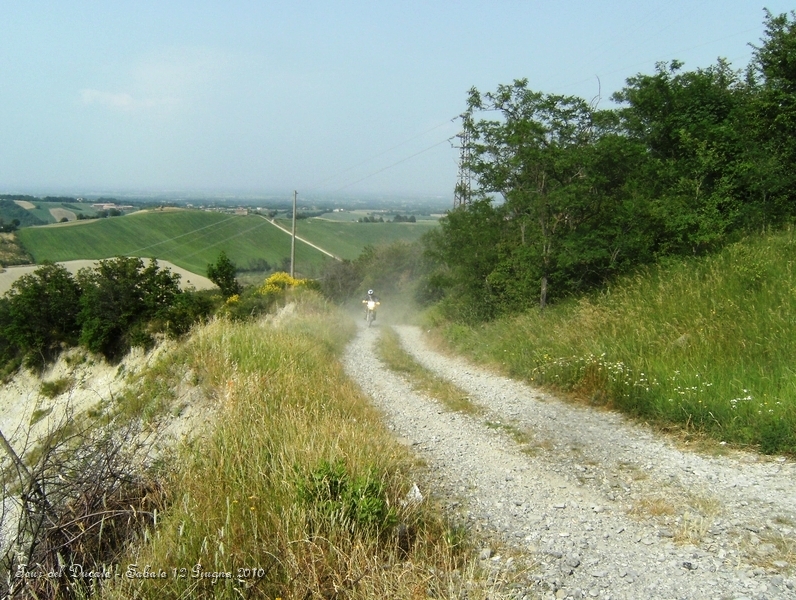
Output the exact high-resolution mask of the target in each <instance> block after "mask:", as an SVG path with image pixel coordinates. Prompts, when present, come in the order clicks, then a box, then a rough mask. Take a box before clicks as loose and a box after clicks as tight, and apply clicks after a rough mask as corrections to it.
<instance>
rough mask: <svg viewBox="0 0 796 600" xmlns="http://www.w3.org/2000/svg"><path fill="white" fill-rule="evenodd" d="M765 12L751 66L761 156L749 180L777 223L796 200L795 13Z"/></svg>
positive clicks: (791, 210) (787, 214)
mask: <svg viewBox="0 0 796 600" xmlns="http://www.w3.org/2000/svg"><path fill="white" fill-rule="evenodd" d="M765 14H766V17H765V35H764V38H763V40H762V42H763V43H762V45H761V46H759V47H755V54H754V58H753V61H752V63H751V64H750V66H749V77H750V79H751V80H752V81H753V82H754V83H755V84H756V86H757V89H756V94H755V95H754V97H753V102H754V104H753V109H754V117H755V120H754V123H753V124H754V126H755V132H756V134H757V140H758V143H759V146H760V149H759V152H758V154H759V156H760V158H761V160H758V165H757V166H758V168H757V170H756V171H755V172H752V173H750V179H751V180H752V181H753V182H754V183H755V184H757V186H756V188H755V189H756V191H757V198H758V199H759V200H760V202H761V203H762V205H763V207H764V210H765V216H766V217H767V219H768V221H769V222H772V223H775V224H776V223H777V222H780V221H782V220H783V219H785V218H788V217H790V216H792V215H793V213H794V209H793V205H794V200H796V171H795V170H794V169H793V165H794V164H796V162H795V161H796V12H791V13H790V14H785V13H783V14H779V15H774V14H772V13H771V12H769V11H768V10H766V11H765Z"/></svg>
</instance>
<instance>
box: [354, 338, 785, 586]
mask: <svg viewBox="0 0 796 600" xmlns="http://www.w3.org/2000/svg"><path fill="white" fill-rule="evenodd" d="M396 330H397V331H398V332H399V334H400V336H401V339H402V343H403V344H404V347H405V348H406V349H407V350H408V351H409V352H410V353H411V354H413V355H414V357H415V359H416V360H418V362H420V363H421V364H423V365H424V366H426V367H427V368H429V369H431V370H432V371H434V372H435V373H436V374H437V375H439V376H441V377H444V378H446V379H449V380H451V381H452V382H454V383H455V384H456V385H457V386H459V387H460V388H462V389H463V390H465V391H466V392H467V393H468V394H469V396H470V398H471V400H472V401H473V402H475V403H477V404H479V405H481V406H482V407H484V408H485V409H486V413H485V415H481V416H469V415H465V414H460V413H453V412H449V411H446V410H445V409H444V408H443V407H442V406H441V405H440V404H439V403H437V402H436V401H435V400H432V399H429V398H425V397H422V396H420V395H418V394H417V393H415V392H413V391H412V390H411V388H410V386H409V385H408V384H407V382H405V381H404V380H403V379H402V378H401V377H399V376H397V375H396V374H394V373H392V372H391V371H389V370H388V369H387V368H386V367H384V366H383V365H382V364H381V363H380V362H379V361H378V360H377V359H376V358H375V356H376V353H375V344H376V343H377V340H378V336H379V331H378V327H375V328H373V329H362V330H361V331H360V333H359V335H358V336H357V338H356V339H355V341H354V342H353V343H352V344H351V346H350V347H349V349H348V352H347V354H346V359H345V364H346V368H347V370H348V372H349V374H350V376H351V377H352V378H354V379H355V380H356V381H358V382H359V384H360V386H361V387H362V388H363V389H364V390H365V391H366V392H367V393H368V394H369V395H370V396H371V398H372V399H373V401H374V403H375V404H376V405H377V406H378V407H379V408H381V409H382V410H383V411H384V413H385V419H386V420H387V422H388V423H389V425H390V427H391V428H393V429H394V431H395V432H396V435H398V436H400V437H401V438H403V439H405V440H406V441H407V442H408V443H410V444H411V445H412V447H413V448H414V449H415V450H416V451H417V452H418V453H419V454H420V455H421V456H422V457H423V458H424V459H425V461H426V462H427V463H428V465H429V483H428V484H427V485H428V486H429V487H430V488H431V489H426V490H423V491H424V492H425V493H429V492H430V493H431V494H433V495H435V496H437V497H439V498H441V499H442V500H443V502H445V503H446V504H448V505H449V506H450V507H451V508H452V510H459V511H461V515H462V518H464V519H466V520H467V522H468V524H469V525H470V526H471V528H473V529H475V530H486V531H492V532H494V533H495V534H496V535H499V536H500V537H502V539H503V540H504V541H505V543H507V544H509V545H510V546H512V547H513V548H514V549H515V551H517V552H521V553H522V554H523V555H524V556H526V557H527V558H528V559H529V560H530V561H536V562H537V565H538V566H537V568H535V569H534V573H533V574H532V576H531V577H530V579H529V580H528V582H527V589H526V592H527V594H528V597H529V598H530V597H538V596H539V595H541V596H542V597H545V598H582V597H599V598H614V599H617V598H628V599H631V598H632V599H637V598H688V599H694V598H761V599H762V598H796V578H794V577H793V570H792V569H793V566H794V565H793V561H794V559H796V556H795V555H794V552H796V539H795V537H796V530H795V528H796V465H794V463H793V462H792V461H789V460H786V459H784V458H782V457H778V458H777V457H774V458H764V457H759V456H757V455H754V454H748V453H728V454H727V455H726V456H701V455H697V454H694V453H689V452H684V451H682V450H680V449H678V448H677V447H675V446H674V445H673V444H672V443H670V442H669V441H667V440H665V439H662V438H660V437H658V436H657V435H656V434H655V433H654V432H652V431H650V430H649V429H647V428H645V427H642V426H639V425H637V424H634V423H631V422H629V421H628V420H626V419H625V418H623V417H622V416H621V415H618V414H616V413H610V412H606V411H598V410H593V409H589V408H585V407H579V406H573V405H571V404H567V403H564V402H562V401H560V400H558V399H556V398H554V397H552V396H550V395H548V394H545V393H542V392H540V391H539V390H535V389H533V388H530V387H528V386H526V385H524V384H521V383H518V382H515V381H512V380H510V379H507V378H504V377H501V376H497V375H494V374H492V373H489V372H487V371H485V370H483V369H481V368H478V367H475V366H473V365H471V364H468V363H467V362H466V361H464V360H462V359H458V358H450V357H447V356H443V355H440V354H439V353H436V352H434V351H432V350H430V349H429V348H428V347H427V346H426V345H425V343H424V340H423V337H422V335H421V332H420V331H419V330H418V329H417V328H414V327H397V328H396ZM518 440H519V441H518ZM489 554H490V551H489V550H488V549H485V550H484V553H483V558H484V559H485V560H490V561H495V557H489V558H486V557H487V555H489ZM500 560H501V559H499V558H498V559H497V562H499V561H500ZM505 567H506V568H510V565H505ZM526 592H524V593H526ZM515 596H516V594H515ZM519 597H522V595H519Z"/></svg>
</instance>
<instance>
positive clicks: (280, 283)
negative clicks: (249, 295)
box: [257, 272, 308, 296]
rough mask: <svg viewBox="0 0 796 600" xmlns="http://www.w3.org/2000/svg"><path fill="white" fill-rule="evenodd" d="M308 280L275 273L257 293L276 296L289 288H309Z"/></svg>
mask: <svg viewBox="0 0 796 600" xmlns="http://www.w3.org/2000/svg"><path fill="white" fill-rule="evenodd" d="M307 283H308V280H307V279H296V278H295V277H291V276H290V275H288V274H287V273H284V272H279V273H274V274H273V275H271V276H270V277H268V279H266V280H265V282H264V283H263V285H261V286H260V289H259V290H257V292H258V293H259V294H261V295H263V296H271V295H276V294H278V293H280V292H282V291H284V290H286V289H288V288H295V287H307Z"/></svg>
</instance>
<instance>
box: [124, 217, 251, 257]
mask: <svg viewBox="0 0 796 600" xmlns="http://www.w3.org/2000/svg"><path fill="white" fill-rule="evenodd" d="M234 218H235V217H234V216H233V217H228V218H226V219H223V220H221V221H217V222H215V223H210V225H205V226H203V227H199V228H198V229H194V230H193V231H188V232H186V233H182V234H180V235H178V236H175V237H173V238H168V239H165V240H163V241H162V242H156V243H154V244H150V245H149V246H144V247H142V248H136V249H135V250H131V251H130V252H127V254H137V253H139V252H142V251H144V250H149V249H150V248H154V247H155V246H160V245H161V244H165V243H166V242H171V241H174V240H178V239H180V238H182V237H185V236H186V235H192V234H194V233H196V232H198V231H202V230H203V229H208V228H209V227H216V226H217V225H221V224H222V223H226V222H227V221H229V220H231V219H234ZM183 245H184V244H178V245H177V248H179V247H180V246H183Z"/></svg>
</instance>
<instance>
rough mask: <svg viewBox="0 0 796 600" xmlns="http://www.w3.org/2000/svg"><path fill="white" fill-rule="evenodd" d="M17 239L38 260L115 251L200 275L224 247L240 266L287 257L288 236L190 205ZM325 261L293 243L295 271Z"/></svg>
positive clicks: (261, 223) (308, 271)
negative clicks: (178, 208) (159, 261)
mask: <svg viewBox="0 0 796 600" xmlns="http://www.w3.org/2000/svg"><path fill="white" fill-rule="evenodd" d="M19 239H20V241H21V243H22V244H23V246H24V247H25V249H26V250H27V251H28V252H29V253H30V254H31V255H32V256H33V258H34V260H35V261H36V262H37V263H40V262H42V261H45V260H50V261H63V260H76V259H99V258H108V257H112V256H117V255H127V256H141V257H155V258H160V259H163V260H169V261H171V262H173V263H174V264H176V265H178V266H180V267H183V268H185V269H188V270H189V271H192V272H194V273H199V274H204V272H205V269H206V267H207V265H208V263H210V262H213V261H215V259H216V258H217V257H218V254H219V253H220V252H221V251H222V250H224V251H225V252H226V253H227V256H228V257H229V258H230V259H231V260H232V261H233V262H235V263H236V264H237V265H239V266H245V265H247V264H249V262H250V261H252V260H256V259H264V260H266V261H268V262H269V263H270V264H271V265H278V264H281V262H282V261H283V260H284V259H285V258H289V257H290V236H288V235H286V234H285V233H284V232H282V231H279V230H278V229H277V228H276V227H274V226H273V225H271V224H269V223H268V222H267V221H266V220H265V219H262V218H260V217H256V216H234V215H229V214H221V213H214V212H204V211H198V210H196V211H194V210H174V211H166V212H159V211H152V212H143V211H142V212H138V213H133V214H131V215H128V216H125V217H115V218H112V219H101V220H96V221H81V222H79V223H74V224H63V225H52V226H48V227H33V228H26V229H23V230H20V232H19ZM324 260H326V257H324V255H323V254H321V253H320V252H318V251H317V250H315V249H313V248H310V247H309V246H307V245H305V244H297V246H296V263H297V270H298V271H299V272H300V273H301V274H302V275H305V276H313V275H315V274H316V273H317V271H318V270H319V268H320V265H321V264H322V263H323V261H324Z"/></svg>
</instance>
